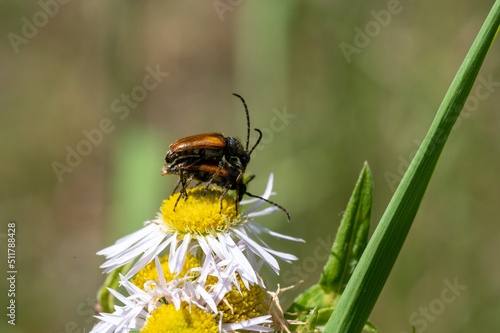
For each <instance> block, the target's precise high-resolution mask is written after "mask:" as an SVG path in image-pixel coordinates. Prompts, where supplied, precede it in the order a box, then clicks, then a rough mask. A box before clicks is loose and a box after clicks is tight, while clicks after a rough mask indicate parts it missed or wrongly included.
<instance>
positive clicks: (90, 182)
mask: <svg viewBox="0 0 500 333" xmlns="http://www.w3.org/2000/svg"><path fill="white" fill-rule="evenodd" d="M61 2H63V1H61ZM492 4H493V1H491V0H488V1H487V0H481V1H474V2H473V1H468V2H465V1H460V2H457V1H452V0H444V1H439V2H435V1H429V0H427V1H406V0H405V1H401V2H400V3H399V5H398V3H397V2H395V1H370V2H360V1H355V2H352V1H319V0H317V1H300V0H293V1H292V0H289V1H284V0H283V1H272V2H269V1H255V0H254V1H243V0H239V1H229V0H214V1H212V0H210V1H199V2H192V1H183V2H180V1H95V0H90V1H76V0H75V1H66V3H65V4H62V3H58V2H55V1H54V0H52V1H50V0H42V1H41V2H40V3H38V2H34V1H31V2H28V1H24V2H16V3H14V2H13V1H6V2H2V4H1V5H0V27H1V32H2V36H3V37H2V40H1V42H0V133H1V138H2V139H1V141H0V147H1V148H0V149H1V151H0V152H1V158H0V172H1V186H0V195H1V201H0V221H2V226H3V227H2V230H0V236H1V239H0V240H1V244H2V246H1V248H2V252H4V253H6V246H5V244H6V232H7V223H8V222H9V221H15V222H17V269H18V275H17V290H16V292H17V293H16V301H17V303H16V304H17V325H16V326H15V327H13V326H11V325H8V324H7V323H6V321H7V320H6V316H5V314H4V312H5V310H2V320H1V321H0V330H1V331H2V332H54V333H61V332H68V333H69V332H71V333H77V332H88V331H89V330H90V328H91V327H92V325H93V319H92V315H93V306H94V301H95V293H96V291H97V289H98V287H99V286H100V284H101V283H102V282H103V280H104V276H103V275H102V274H101V270H100V269H99V268H98V266H99V265H100V264H101V263H102V262H103V258H100V257H97V256H96V255H95V252H96V251H98V250H100V249H102V248H103V247H105V246H108V245H110V244H112V243H113V242H114V241H115V240H116V239H117V238H118V237H120V236H123V235H125V234H127V233H129V232H131V231H133V230H136V229H138V228H139V227H140V226H141V223H142V222H143V221H144V220H147V219H150V218H153V217H154V216H155V214H156V212H157V211H158V209H159V206H160V204H161V201H162V199H164V198H166V197H168V195H170V193H171V191H172V189H173V187H174V185H175V182H176V179H175V177H161V176H160V173H159V171H160V169H161V167H162V165H163V157H164V154H165V152H166V151H167V150H168V145H169V144H170V143H171V142H173V141H174V140H176V139H178V138H181V137H184V136H188V135H192V134H198V133H204V132H211V131H221V132H223V133H225V134H226V135H236V136H239V137H240V138H242V139H244V138H245V135H246V122H245V117H244V112H243V107H242V105H241V103H240V101H239V100H238V99H236V98H235V97H233V96H232V95H231V94H232V93H233V92H237V93H239V94H241V95H243V96H244V97H245V99H246V101H247V103H248V106H249V109H250V116H251V121H252V127H258V128H260V129H262V130H264V132H265V136H264V140H263V143H262V144H261V145H260V149H259V150H257V151H256V153H255V155H254V156H253V157H252V161H251V163H250V165H249V167H248V171H251V172H253V173H254V174H256V175H257V178H256V179H255V180H254V181H252V183H251V185H250V190H251V191H252V192H254V193H256V194H258V193H262V191H263V189H264V187H265V183H266V181H267V177H268V175H269V174H270V173H271V172H273V173H274V174H275V186H274V189H275V191H276V192H277V193H278V195H277V196H276V197H274V199H275V200H276V201H277V202H279V203H280V204H282V205H283V206H285V207H286V208H287V209H288V210H289V211H290V213H291V215H292V222H291V223H290V224H287V222H286V219H285V218H284V215H283V214H282V213H280V212H278V213H275V214H274V215H272V216H267V217H263V218H261V219H259V221H260V222H261V223H262V224H264V225H266V226H268V227H270V228H272V229H274V230H277V231H279V232H283V233H287V234H290V235H293V236H298V237H303V238H304V239H306V240H307V243H306V244H305V245H297V244H291V243H290V242H273V246H275V247H276V249H279V250H282V251H288V252H292V253H294V254H296V255H297V256H299V257H300V258H301V261H299V262H298V263H296V264H295V265H287V264H283V266H282V270H283V276H282V277H281V278H276V277H273V276H272V275H271V274H267V273H265V275H266V277H267V278H268V284H269V286H270V288H271V289H273V288H274V286H275V285H276V283H281V284H282V285H285V286H286V285H289V284H293V283H295V282H297V281H298V280H304V281H305V282H304V284H303V285H302V286H300V287H299V288H298V289H296V290H294V291H291V292H288V293H286V294H283V297H284V299H283V302H284V303H285V305H287V304H290V302H291V301H292V300H293V298H294V297H295V295H297V294H298V293H299V292H300V291H301V290H303V289H305V287H306V286H308V285H310V284H312V283H315V282H316V281H317V279H318V277H319V274H320V271H321V268H322V266H323V264H324V262H325V257H324V254H325V252H326V249H325V247H328V246H330V244H331V242H332V241H333V237H334V234H335V231H336V228H337V227H338V224H339V221H340V219H341V216H342V211H343V209H344V208H345V206H346V203H347V201H348V199H349V196H350V194H351V191H352V189H353V187H354V184H355V182H356V179H357V176H358V173H359V171H360V169H361V167H362V164H363V162H364V161H365V160H366V161H368V162H369V165H370V167H371V170H372V172H373V176H374V182H375V190H374V195H375V196H374V203H373V222H372V229H373V228H374V227H375V225H376V224H377V222H378V220H379V219H380V217H381V215H382V213H383V211H384V208H385V207H386V205H387V203H388V202H389V200H390V198H391V195H392V194H393V192H394V189H395V186H396V185H397V182H398V180H399V179H400V178H401V176H402V174H403V172H404V171H405V169H406V167H407V165H408V163H409V161H410V159H411V157H412V155H413V154H414V153H415V150H416V149H417V148H418V144H419V141H420V140H422V139H423V137H424V135H425V133H426V131H427V128H428V126H429V125H430V123H431V121H432V119H433V117H434V114H435V111H436V110H437V108H438V106H439V104H440V102H441V100H442V98H443V96H444V94H445V92H446V90H447V88H448V86H449V84H450V82H451V80H452V79H453V76H454V75H455V73H456V71H457V69H458V67H459V65H460V64H461V62H462V60H463V58H464V56H465V54H466V52H467V50H468V49H469V47H470V45H471V44H472V42H473V39H474V37H475V35H476V33H477V31H478V30H479V28H480V26H481V24H482V22H483V20H484V18H485V17H486V15H487V13H488V11H489V9H490V7H491V6H492ZM389 10H392V11H393V12H392V13H391V12H390V11H389ZM384 11H385V12H384ZM383 13H385V14H386V15H385V16H384V14H383ZM387 13H391V14H390V16H387ZM376 17H378V20H379V21H377V19H376ZM35 23H36V25H35ZM30 25H32V26H31V27H30ZM358 29H359V30H361V31H365V29H368V32H369V34H370V36H368V37H366V38H363V37H362V36H361V37H360V35H359V32H358V31H359V30H358ZM370 29H371V30H370ZM343 43H344V44H343ZM347 44H349V45H350V47H357V51H355V52H354V53H351V54H349V55H348V56H346V55H345V54H344V52H343V51H342V48H341V46H342V45H343V47H344V48H346V47H349V46H346V45H347ZM350 50H354V49H350ZM499 59H500V44H499V43H498V41H497V43H496V44H494V45H493V47H492V48H491V51H490V54H489V55H488V57H487V59H486V62H485V63H484V66H483V68H482V70H481V73H480V77H482V78H483V83H482V87H480V86H481V83H480V82H479V81H478V82H477V83H476V86H475V87H476V88H474V89H478V90H473V92H472V95H473V98H472V99H470V100H469V102H468V104H467V105H466V111H467V112H466V113H464V114H463V115H462V117H461V118H460V119H459V124H458V125H457V126H456V128H455V130H454V131H453V132H452V135H451V137H450V139H449V142H448V143H447V146H446V147H445V150H444V152H443V154H442V157H441V159H440V162H439V164H438V167H437V169H436V172H435V174H434V177H433V179H432V182H431V184H430V186H429V188H428V190H427V194H426V196H425V198H424V200H423V203H422V206H421V208H420V211H419V213H418V215H417V217H416V220H415V222H414V226H413V228H412V230H411V232H410V234H409V236H408V238H407V241H406V243H405V246H404V247H403V250H402V252H401V254H400V257H399V259H398V261H397V262H396V265H395V267H394V269H393V272H392V274H391V276H390V278H389V280H388V281H387V284H386V286H385V288H384V290H383V292H382V294H381V297H380V299H379V301H378V303H377V305H376V307H375V309H374V311H373V313H372V315H371V320H372V321H373V322H374V323H375V324H376V325H377V326H378V327H379V328H380V329H381V330H382V331H383V332H411V326H410V325H411V324H413V325H416V326H417V328H418V329H419V331H426V332H442V333H446V332H458V331H463V332H492V331H497V330H498V327H499V324H500V317H499V316H498V314H499V313H500V283H499V281H500V264H499V263H498V259H497V258H498V253H499V252H500V242H499V238H500V224H499V223H498V222H499V218H498V216H500V205H499V198H500V186H499V184H500V173H499V172H498V170H499V165H500V154H499V152H500V131H498V126H499V123H500V112H499V111H500V110H499V105H500V87H499V85H500V84H499V83H495V84H492V83H490V84H488V85H485V84H484V82H487V81H493V82H500V61H499ZM157 69H158V70H159V72H162V73H163V72H164V73H168V75H167V74H161V75H159V76H158V78H157V84H156V87H154V88H152V85H151V84H152V83H154V81H151V80H150V79H147V77H148V75H149V74H148V73H149V72H151V71H155V70H157ZM145 78H146V80H149V81H147V82H146V84H147V83H149V88H150V89H149V90H145V89H144V82H143V81H144V79H145ZM141 87H142V88H141ZM144 92H145V93H144ZM127 96H129V97H127ZM127 98H128V101H127ZM99 128H104V129H105V131H101V130H98V129H99ZM86 133H87V136H88V135H90V136H91V135H92V134H89V133H93V134H94V136H93V140H94V143H90V144H89V139H88V138H87V136H86ZM98 133H101V134H100V135H99V134H98ZM255 139H256V135H253V136H252V140H255ZM85 142H87V143H85ZM72 150H73V151H77V152H78V151H80V152H83V153H84V154H83V155H82V154H78V155H79V156H80V157H75V156H72V157H68V154H70V153H69V152H70V151H72ZM324 244H328V245H324ZM2 258H4V259H2V260H1V262H2V263H1V267H2V268H4V269H3V271H6V270H7V268H6V266H5V265H6V260H5V258H6V255H2ZM5 275H6V273H5ZM455 280H456V281H457V283H458V284H460V285H465V286H466V287H467V288H466V289H465V290H460V291H458V292H457V294H456V297H455V298H454V299H453V301H450V302H447V303H445V302H444V301H443V299H442V297H443V296H442V295H443V292H444V293H445V294H446V296H447V297H448V298H447V299H449V297H451V296H453V294H451V293H449V292H448V293H447V292H446V290H445V289H446V288H447V282H446V281H448V282H449V283H451V284H453V283H454V281H455ZM1 285H2V295H1V299H2V309H5V307H6V306H7V295H6V288H5V287H6V286H7V285H6V279H5V277H4V278H2V279H1ZM425 313H427V314H428V315H425Z"/></svg>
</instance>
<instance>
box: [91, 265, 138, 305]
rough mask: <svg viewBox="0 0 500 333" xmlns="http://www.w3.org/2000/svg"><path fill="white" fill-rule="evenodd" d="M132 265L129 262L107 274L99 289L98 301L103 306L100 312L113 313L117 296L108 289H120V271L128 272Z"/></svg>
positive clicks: (122, 272)
mask: <svg viewBox="0 0 500 333" xmlns="http://www.w3.org/2000/svg"><path fill="white" fill-rule="evenodd" d="M131 267H132V263H128V264H126V265H124V266H122V267H119V268H117V269H115V270H114V271H111V272H110V273H109V274H108V275H107V276H106V280H105V281H104V284H103V285H102V286H101V288H99V290H98V291H97V303H98V304H99V305H100V306H101V310H100V311H99V312H106V313H111V312H114V311H115V310H114V305H115V297H114V296H113V295H112V294H111V293H110V292H109V290H108V289H113V290H116V289H118V286H119V282H120V273H121V274H126V273H127V272H128V271H129V270H130V268H131Z"/></svg>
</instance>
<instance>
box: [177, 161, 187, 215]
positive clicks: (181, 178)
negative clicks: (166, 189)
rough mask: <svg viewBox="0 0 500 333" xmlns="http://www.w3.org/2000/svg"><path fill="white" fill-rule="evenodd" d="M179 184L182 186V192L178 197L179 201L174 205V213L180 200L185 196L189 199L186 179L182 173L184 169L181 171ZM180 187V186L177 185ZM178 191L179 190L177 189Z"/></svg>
mask: <svg viewBox="0 0 500 333" xmlns="http://www.w3.org/2000/svg"><path fill="white" fill-rule="evenodd" d="M179 182H180V183H181V184H182V188H181V192H180V193H179V196H178V197H177V200H176V201H175V205H174V212H175V207H177V204H178V203H179V200H180V198H181V197H182V196H183V195H185V196H186V199H187V192H186V180H185V178H184V174H183V173H182V169H180V170H179ZM177 186H178V185H177ZM176 189H177V188H176Z"/></svg>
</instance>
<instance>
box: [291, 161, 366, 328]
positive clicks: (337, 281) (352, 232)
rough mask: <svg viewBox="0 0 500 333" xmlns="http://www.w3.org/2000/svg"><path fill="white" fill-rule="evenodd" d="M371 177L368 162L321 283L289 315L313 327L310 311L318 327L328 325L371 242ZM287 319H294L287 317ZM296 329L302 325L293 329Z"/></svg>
mask: <svg viewBox="0 0 500 333" xmlns="http://www.w3.org/2000/svg"><path fill="white" fill-rule="evenodd" d="M372 190H373V186H372V176H371V172H370V169H369V167H368V164H367V163H365V164H364V165H363V168H362V170H361V173H360V175H359V177H358V181H357V183H356V186H355V188H354V191H353V193H352V195H351V198H350V200H349V203H348V204H347V208H346V211H345V213H344V216H343V217H342V221H341V222H340V226H339V229H338V231H337V235H336V237H335V241H334V243H333V246H332V250H331V252H330V256H329V258H328V261H327V263H326V265H325V268H324V269H323V273H322V275H321V278H320V282H319V284H315V285H313V286H311V287H310V288H308V289H307V290H306V291H304V292H303V293H302V294H301V295H299V296H298V297H297V298H296V299H295V301H294V303H293V304H292V305H291V306H290V308H289V309H288V310H287V312H290V313H301V314H300V315H298V317H297V318H296V319H298V320H300V321H303V322H307V323H308V324H310V320H309V317H308V315H307V312H309V311H312V310H314V309H317V312H318V316H319V318H318V319H316V321H315V325H317V326H325V324H326V323H327V321H328V319H329V318H330V315H331V311H333V308H334V307H335V304H337V301H338V299H339V297H340V294H341V293H342V291H343V289H344V287H345V285H346V283H347V281H348V280H349V278H350V276H351V274H352V271H353V269H354V267H355V266H356V264H357V263H358V261H359V258H360V257H361V254H362V253H363V250H364V249H365V247H366V244H367V240H368V233H369V229H370V216H371V205H372ZM288 318H292V317H291V316H288ZM293 329H295V330H300V329H302V326H299V327H293Z"/></svg>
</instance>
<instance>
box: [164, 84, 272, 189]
mask: <svg viewBox="0 0 500 333" xmlns="http://www.w3.org/2000/svg"><path fill="white" fill-rule="evenodd" d="M233 95H234V96H236V97H238V98H239V99H240V100H241V101H242V103H243V106H244V107H245V113H246V117H247V140H246V148H243V145H242V143H241V142H240V140H239V139H237V138H235V137H225V136H224V135H223V134H222V133H216V132H214V133H206V134H198V135H193V136H189V137H186V138H182V139H179V140H177V141H175V142H174V143H172V144H171V145H170V147H169V148H170V149H169V151H168V152H167V154H166V155H165V162H166V167H167V168H168V165H178V167H179V169H180V170H179V182H178V183H177V186H176V188H175V190H174V193H175V191H176V190H177V188H178V186H179V185H182V187H181V193H182V194H183V195H186V194H185V193H186V191H185V189H186V182H185V178H184V173H183V172H182V169H183V168H185V167H187V166H189V165H194V164H196V163H200V162H203V161H210V162H217V163H218V168H219V169H218V170H222V168H224V166H226V165H231V166H232V167H233V168H236V169H237V170H239V171H240V174H241V177H242V176H243V173H244V172H245V169H246V166H247V165H248V163H249V162H250V155H251V154H252V152H253V151H254V149H255V148H256V147H257V145H258V144H259V143H260V140H261V139H262V132H261V131H260V130H259V129H257V128H256V129H255V131H257V132H258V133H259V138H258V140H257V142H256V143H255V145H254V146H253V147H252V149H250V150H249V149H248V146H249V142H250V115H249V113H248V107H247V105H246V103H245V100H244V99H243V97H241V96H240V95H238V94H233ZM164 169H165V168H164ZM164 169H162V175H166V174H167V173H166V171H165V170H166V169H165V170H164ZM219 172H220V171H219ZM214 174H215V173H214ZM210 183H211V182H210ZM209 185H210V184H209Z"/></svg>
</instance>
